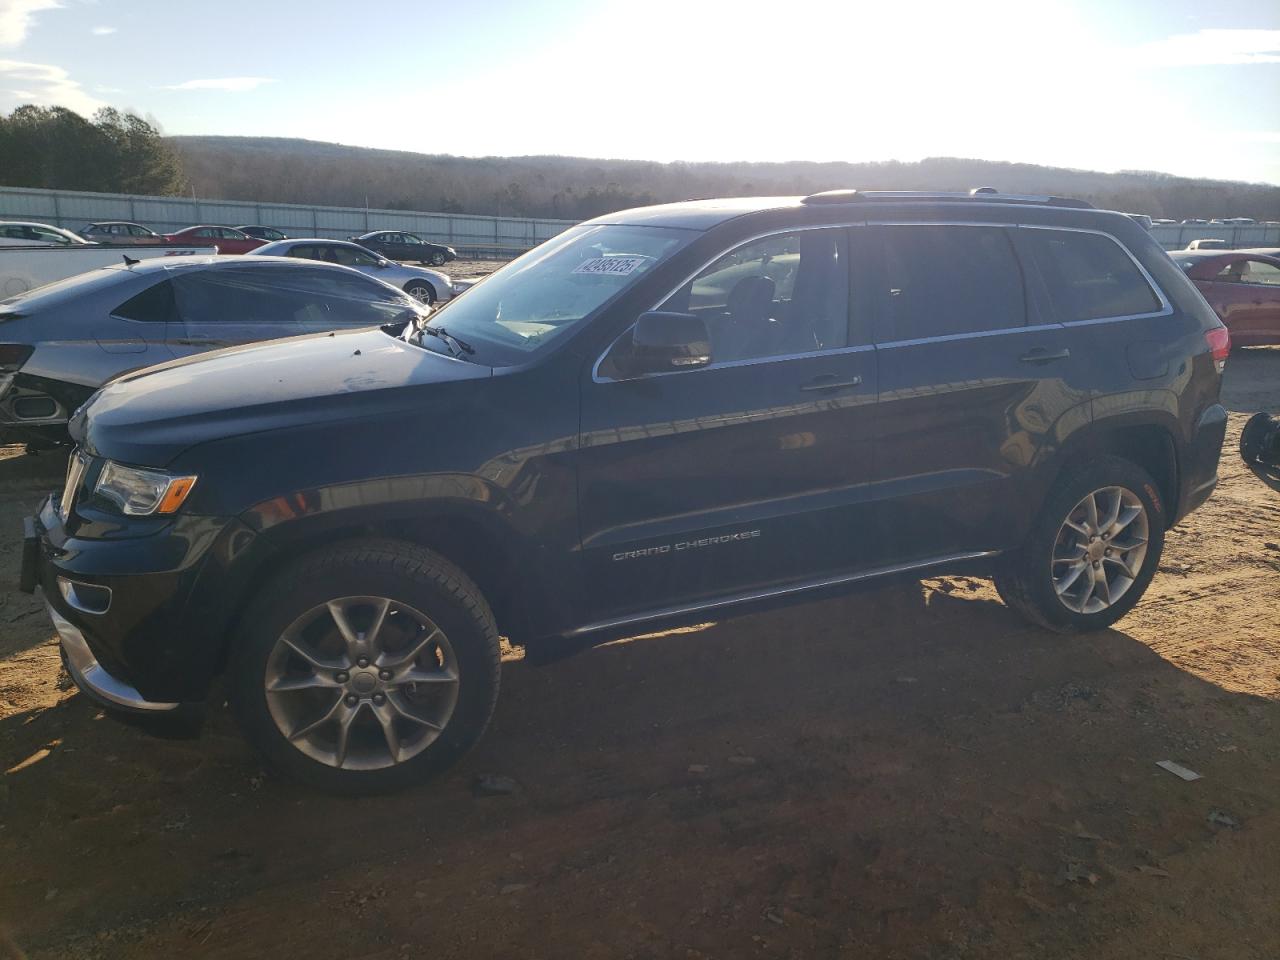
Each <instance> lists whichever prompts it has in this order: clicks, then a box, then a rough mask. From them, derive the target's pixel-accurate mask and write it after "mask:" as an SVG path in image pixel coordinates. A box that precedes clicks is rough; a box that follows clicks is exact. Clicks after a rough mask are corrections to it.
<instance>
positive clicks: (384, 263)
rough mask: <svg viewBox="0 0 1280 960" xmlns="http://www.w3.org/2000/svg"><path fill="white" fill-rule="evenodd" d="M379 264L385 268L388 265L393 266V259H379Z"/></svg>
mask: <svg viewBox="0 0 1280 960" xmlns="http://www.w3.org/2000/svg"><path fill="white" fill-rule="evenodd" d="M378 266H380V267H382V268H383V269H384V270H385V269H386V268H387V267H389V266H391V261H390V260H379V261H378Z"/></svg>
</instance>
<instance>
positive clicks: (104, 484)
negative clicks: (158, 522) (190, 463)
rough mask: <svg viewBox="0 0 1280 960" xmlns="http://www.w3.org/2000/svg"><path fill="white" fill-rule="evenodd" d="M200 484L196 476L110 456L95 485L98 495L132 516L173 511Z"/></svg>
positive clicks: (95, 491)
mask: <svg viewBox="0 0 1280 960" xmlns="http://www.w3.org/2000/svg"><path fill="white" fill-rule="evenodd" d="M195 485H196V478H195V477H174V476H170V475H169V474H167V473H165V472H164V471H163V470H143V469H140V468H138V467H125V466H121V465H120V464H118V463H112V462H111V461H110V460H108V461H107V462H106V463H105V464H103V466H102V472H101V473H99V474H98V482H97V483H96V484H95V485H94V487H93V492H94V494H95V495H97V496H100V497H102V498H103V499H104V500H108V501H110V502H111V503H114V504H115V505H116V506H117V507H119V508H120V512H121V513H124V514H126V515H128V516H131V517H149V516H151V515H152V514H155V513H173V512H174V511H176V510H177V509H178V508H179V507H180V506H182V504H183V501H185V500H186V499H187V495H188V494H190V493H191V488H192V487H194V486H195Z"/></svg>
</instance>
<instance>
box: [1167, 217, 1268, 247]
mask: <svg viewBox="0 0 1280 960" xmlns="http://www.w3.org/2000/svg"><path fill="white" fill-rule="evenodd" d="M1151 235H1152V236H1153V237H1155V238H1156V240H1157V241H1159V243H1160V246H1162V247H1164V248H1165V249H1166V250H1185V249H1186V247H1187V244H1188V243H1190V242H1191V241H1192V240H1225V241H1226V242H1227V246H1229V247H1231V248H1232V249H1233V250H1239V249H1241V248H1243V247H1280V223H1256V224H1253V225H1251V226H1245V227H1220V226H1216V225H1212V224H1211V225H1201V226H1197V225H1195V224H1191V223H1174V224H1157V225H1156V226H1154V227H1152V228H1151Z"/></svg>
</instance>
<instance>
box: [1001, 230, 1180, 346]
mask: <svg viewBox="0 0 1280 960" xmlns="http://www.w3.org/2000/svg"><path fill="white" fill-rule="evenodd" d="M1018 233H1019V242H1020V243H1022V244H1023V249H1024V250H1025V251H1026V252H1027V254H1028V255H1029V256H1030V257H1031V259H1032V260H1033V261H1034V262H1035V265H1036V268H1037V269H1038V270H1039V272H1040V276H1041V277H1042V278H1043V280H1044V284H1045V289H1046V291H1047V293H1048V296H1049V301H1050V303H1051V304H1052V305H1053V308H1054V310H1055V311H1056V313H1057V318H1058V320H1060V321H1061V322H1063V323H1072V322H1075V321H1080V320H1103V319H1108V318H1112V317H1131V316H1141V315H1143V314H1149V313H1158V312H1159V311H1160V309H1161V304H1160V299H1159V298H1158V297H1157V296H1156V294H1155V291H1154V290H1152V289H1151V284H1149V283H1148V282H1147V280H1146V278H1145V277H1144V276H1143V275H1142V272H1141V271H1140V270H1139V269H1138V265H1137V264H1136V263H1135V262H1134V260H1133V258H1132V257H1131V256H1129V254H1128V253H1127V252H1126V251H1125V249H1124V248H1123V247H1121V246H1120V244H1119V243H1118V242H1117V241H1115V240H1113V239H1112V238H1111V237H1108V236H1106V235H1104V234H1101V233H1082V232H1079V231H1074V230H1041V229H1038V228H1025V227H1024V228H1022V229H1020V230H1019V231H1018Z"/></svg>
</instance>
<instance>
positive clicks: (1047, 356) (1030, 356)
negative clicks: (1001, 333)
mask: <svg viewBox="0 0 1280 960" xmlns="http://www.w3.org/2000/svg"><path fill="white" fill-rule="evenodd" d="M1070 356H1071V351H1070V350H1068V349H1067V348H1066V347H1063V348H1062V349H1061V350H1052V351H1051V350H1046V349H1045V348H1044V347H1036V348H1035V349H1033V350H1030V351H1028V352H1027V353H1024V354H1023V355H1022V356H1020V357H1019V358H1018V359H1019V360H1021V361H1022V362H1023V363H1049V362H1050V361H1052V360H1066V359H1067V358H1068V357H1070Z"/></svg>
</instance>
